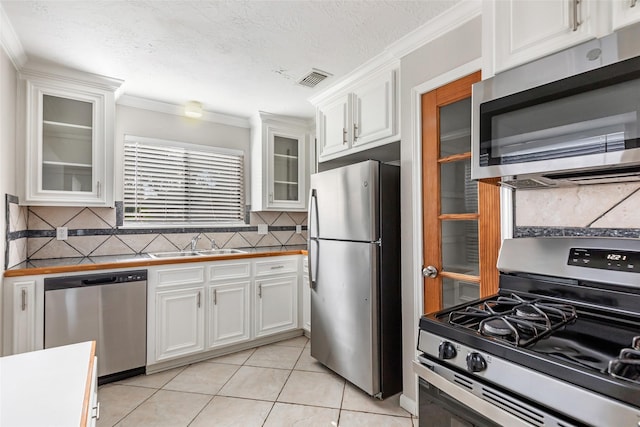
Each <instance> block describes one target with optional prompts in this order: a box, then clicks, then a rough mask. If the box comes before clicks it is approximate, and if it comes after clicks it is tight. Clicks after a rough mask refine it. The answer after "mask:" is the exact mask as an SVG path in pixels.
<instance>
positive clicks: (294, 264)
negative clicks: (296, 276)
mask: <svg viewBox="0 0 640 427" xmlns="http://www.w3.org/2000/svg"><path fill="white" fill-rule="evenodd" d="M297 271H298V259H297V258H289V257H274V258H273V259H270V260H269V261H256V277H261V276H269V275H272V274H281V273H295V272H297Z"/></svg>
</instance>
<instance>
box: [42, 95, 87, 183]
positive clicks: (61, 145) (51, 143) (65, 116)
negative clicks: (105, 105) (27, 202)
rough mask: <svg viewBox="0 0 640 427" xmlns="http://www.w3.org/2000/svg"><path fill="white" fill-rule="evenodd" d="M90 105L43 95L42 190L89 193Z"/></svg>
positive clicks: (85, 102)
mask: <svg viewBox="0 0 640 427" xmlns="http://www.w3.org/2000/svg"><path fill="white" fill-rule="evenodd" d="M93 110H94V108H93V103H92V102H87V101H78V100H75V99H68V98H61V97H59V96H53V95H46V94H43V96H42V154H41V155H42V162H41V164H40V165H41V170H40V173H39V175H40V177H41V179H42V189H43V190H45V191H73V192H77V191H79V192H92V191H93V190H94V188H93V186H94V182H93V181H94V180H93V140H94V135H93V122H94V120H93Z"/></svg>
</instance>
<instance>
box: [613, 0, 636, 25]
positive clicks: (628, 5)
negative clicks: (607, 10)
mask: <svg viewBox="0 0 640 427" xmlns="http://www.w3.org/2000/svg"><path fill="white" fill-rule="evenodd" d="M611 1H612V20H613V29H614V30H617V29H618V28H622V27H625V26H627V25H630V24H634V23H636V22H640V0H611Z"/></svg>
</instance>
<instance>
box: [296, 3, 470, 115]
mask: <svg viewBox="0 0 640 427" xmlns="http://www.w3.org/2000/svg"><path fill="white" fill-rule="evenodd" d="M481 12H482V0H462V1H460V2H459V3H456V4H455V5H454V6H452V7H451V8H449V9H447V10H445V11H444V12H442V13H441V14H440V15H438V16H436V17H434V18H432V19H430V20H429V21H428V22H426V23H424V24H423V25H421V26H420V27H418V28H417V29H415V30H414V31H412V32H411V33H409V34H407V35H406V36H404V37H402V38H401V39H399V40H398V41H396V42H394V43H392V44H391V45H389V46H388V47H386V48H385V49H384V50H383V51H382V52H381V53H380V54H378V55H377V56H375V57H373V58H372V59H370V60H369V61H367V62H365V63H364V64H362V65H360V66H359V67H357V68H356V69H354V70H353V71H351V72H350V73H348V74H347V75H345V76H344V77H343V78H342V79H340V80H338V81H337V82H336V83H335V84H334V85H332V86H331V87H329V88H327V89H326V90H324V91H322V92H320V93H317V94H315V95H313V96H312V97H310V98H307V100H308V101H309V102H310V103H311V104H313V105H318V104H319V103H321V102H323V101H325V100H328V99H329V98H331V97H332V96H334V95H336V94H338V93H340V92H343V91H344V90H345V89H348V88H349V87H350V86H352V85H353V84H355V83H357V82H358V81H360V80H361V79H362V78H364V77H365V76H368V75H371V74H372V73H374V72H376V71H378V70H380V69H384V68H387V67H394V66H399V64H400V60H401V58H402V57H403V56H406V55H408V54H409V53H411V52H413V51H415V50H416V49H418V48H420V47H422V46H424V45H426V44H427V43H429V42H431V41H433V40H435V39H437V38H438V37H441V36H443V35H444V34H446V33H448V32H449V31H452V30H453V29H455V28H457V27H459V26H461V25H463V24H465V23H466V22H468V21H470V20H471V19H473V18H475V17H477V16H480V15H481Z"/></svg>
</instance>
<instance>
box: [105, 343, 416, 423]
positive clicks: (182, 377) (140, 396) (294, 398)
mask: <svg viewBox="0 0 640 427" xmlns="http://www.w3.org/2000/svg"><path fill="white" fill-rule="evenodd" d="M98 400H99V401H100V419H99V420H98V427H111V426H118V427H124V426H135V427H144V426H154V427H159V426H167V427H180V426H190V427H196V426H197V427H204V426H216V427H224V426H238V427H251V426H265V427H274V426H283V427H285V426H287V427H288V426H304V427H308V426H324V427H336V426H338V425H339V426H340V427H351V426H376V427H387V426H388V427H413V426H416V427H417V425H418V423H417V420H416V419H415V418H413V417H411V415H410V414H409V413H408V412H406V411H405V410H403V409H402V408H400V406H399V403H398V402H399V395H396V396H392V397H390V398H387V399H385V400H384V401H379V400H376V399H372V398H370V397H369V396H367V395H366V394H364V393H363V392H361V391H360V390H359V389H357V388H355V387H354V386H352V385H351V384H349V383H348V382H346V381H345V380H344V379H342V378H341V377H339V376H337V375H335V374H334V373H332V372H331V371H329V370H328V369H326V368H325V367H324V366H322V365H321V364H319V363H318V362H317V361H315V359H313V358H312V357H311V356H310V354H309V340H308V339H307V338H306V337H304V336H300V337H297V338H293V339H289V340H286V341H281V342H279V343H276V344H270V345H267V346H263V347H258V348H256V349H251V350H245V351H241V352H238V353H234V354H230V355H227V356H221V357H218V358H214V359H210V360H207V361H204V362H200V363H196V364H193V365H189V366H185V367H181V368H176V369H172V370H169V371H164V372H160V373H157V374H153V375H146V376H145V375H142V376H138V377H134V378H129V379H126V380H124V381H119V382H116V383H111V384H107V385H104V386H101V387H100V388H99V389H98Z"/></svg>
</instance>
